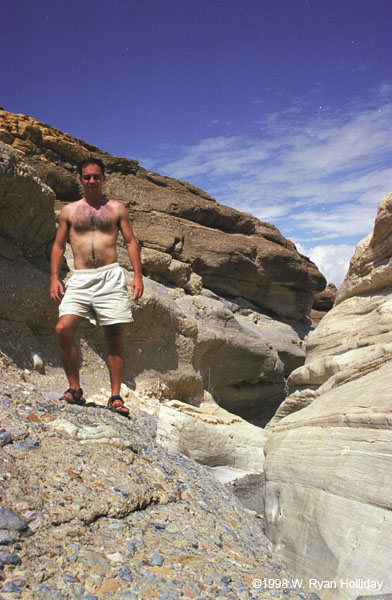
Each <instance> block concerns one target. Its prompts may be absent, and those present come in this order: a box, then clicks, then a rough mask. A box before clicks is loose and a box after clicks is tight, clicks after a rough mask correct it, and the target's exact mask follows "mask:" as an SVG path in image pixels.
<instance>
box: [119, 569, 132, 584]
mask: <svg viewBox="0 0 392 600" xmlns="http://www.w3.org/2000/svg"><path fill="white" fill-rule="evenodd" d="M118 576H119V577H121V579H123V580H124V581H129V582H130V583H131V582H132V581H133V578H132V575H131V571H130V570H129V568H128V567H127V566H126V565H123V566H122V567H121V569H120V570H119V572H118Z"/></svg>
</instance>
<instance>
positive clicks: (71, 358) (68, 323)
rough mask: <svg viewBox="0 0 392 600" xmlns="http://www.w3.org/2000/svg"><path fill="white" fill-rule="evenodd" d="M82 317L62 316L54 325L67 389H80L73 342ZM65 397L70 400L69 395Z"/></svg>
mask: <svg viewBox="0 0 392 600" xmlns="http://www.w3.org/2000/svg"><path fill="white" fill-rule="evenodd" d="M81 320H82V317H78V316H76V315H63V316H62V317H60V318H59V320H58V322H57V325H56V333H57V347H58V351H59V354H60V358H61V361H62V363H63V367H64V371H65V374H66V376H67V379H68V383H69V387H70V388H73V389H74V390H79V389H80V384H79V352H78V349H77V347H76V344H75V341H74V333H75V329H76V328H77V326H78V325H79V323H80V321H81ZM66 396H67V397H68V396H69V397H70V399H71V398H72V396H71V394H66Z"/></svg>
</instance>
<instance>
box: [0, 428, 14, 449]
mask: <svg viewBox="0 0 392 600" xmlns="http://www.w3.org/2000/svg"><path fill="white" fill-rule="evenodd" d="M7 444H12V437H11V436H10V434H9V433H8V431H6V430H5V429H0V446H6V445H7Z"/></svg>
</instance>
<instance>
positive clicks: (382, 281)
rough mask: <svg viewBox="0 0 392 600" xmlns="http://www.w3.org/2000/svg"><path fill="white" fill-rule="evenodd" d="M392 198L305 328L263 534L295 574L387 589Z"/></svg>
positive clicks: (391, 585)
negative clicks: (326, 308)
mask: <svg viewBox="0 0 392 600" xmlns="http://www.w3.org/2000/svg"><path fill="white" fill-rule="evenodd" d="M391 201H392V196H391V195H389V196H387V197H386V198H385V199H384V200H383V201H382V202H381V204H380V207H379V210H378V214H377V218H376V222H375V227H374V232H373V234H372V235H371V236H368V237H367V238H365V239H364V240H362V242H360V244H359V245H358V246H357V249H356V252H355V254H354V257H353V259H352V261H351V264H350V269H349V272H348V274H347V276H346V279H345V281H344V283H343V285H342V288H341V289H340V290H339V292H338V297H337V300H336V304H335V306H334V308H333V309H332V310H331V311H330V312H328V314H327V315H326V316H325V317H324V318H323V320H322V321H321V323H320V325H319V326H318V327H317V328H316V330H315V331H314V332H312V333H311V334H310V335H309V341H308V345H307V357H306V362H305V365H304V366H303V367H300V368H298V369H297V370H295V371H294V372H293V373H292V374H291V375H290V377H289V380H288V386H289V389H290V392H291V394H290V396H289V397H288V398H287V399H286V400H285V402H284V403H283V404H282V405H281V407H280V408H279V410H278V412H277V414H276V416H275V417H274V419H273V420H272V422H271V423H270V426H269V430H270V432H271V436H270V438H269V441H268V442H267V445H266V448H265V453H266V461H265V474H266V518H267V529H266V530H267V533H268V536H269V537H270V539H271V541H272V542H273V543H274V547H275V548H278V549H279V551H280V552H281V555H282V557H283V559H284V560H285V561H286V563H287V564H288V566H289V567H290V568H291V570H292V571H293V572H295V573H297V576H298V577H305V578H309V577H310V578H312V577H317V579H319V580H333V581H335V580H336V581H337V582H338V588H337V590H336V589H330V590H323V592H322V594H321V593H320V597H322V599H323V600H328V599H329V598H339V599H340V598H342V599H344V598H350V599H354V598H356V597H357V596H358V595H359V594H360V593H361V592H363V590H362V589H360V587H358V586H353V587H352V588H351V589H350V588H349V587H341V586H340V584H339V582H340V581H341V580H347V579H348V580H352V581H355V580H357V579H362V580H364V579H367V578H370V579H371V580H378V581H382V582H383V586H382V589H381V592H383V593H391V591H392V577H391V569H390V561H388V560H387V557H389V555H390V554H391V551H392V548H391V534H392V518H391V514H392V513H391V508H392V496H391V493H390V488H391V484H392V478H391V472H392V471H391V458H392V454H391V447H392V413H391V392H390V381H391V376H392V277H391V275H390V273H391V269H390V265H391V260H392V255H391V245H390V243H389V241H390V235H391V234H390V232H391V230H392V211H391Z"/></svg>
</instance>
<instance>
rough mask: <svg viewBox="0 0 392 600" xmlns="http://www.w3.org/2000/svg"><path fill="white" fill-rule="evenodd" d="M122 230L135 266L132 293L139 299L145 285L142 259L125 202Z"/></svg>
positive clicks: (121, 212) (122, 208) (122, 209)
mask: <svg viewBox="0 0 392 600" xmlns="http://www.w3.org/2000/svg"><path fill="white" fill-rule="evenodd" d="M120 231H121V233H122V235H123V238H124V242H125V245H126V247H127V252H128V256H129V259H130V261H131V263H132V267H133V281H132V286H131V293H132V299H133V300H139V298H141V297H142V295H143V291H144V286H143V277H142V261H141V259H140V248H139V244H138V241H137V239H136V238H135V236H134V233H133V231H132V227H131V223H130V221H129V216H128V212H127V209H126V208H125V206H124V205H123V204H121V207H120Z"/></svg>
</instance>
